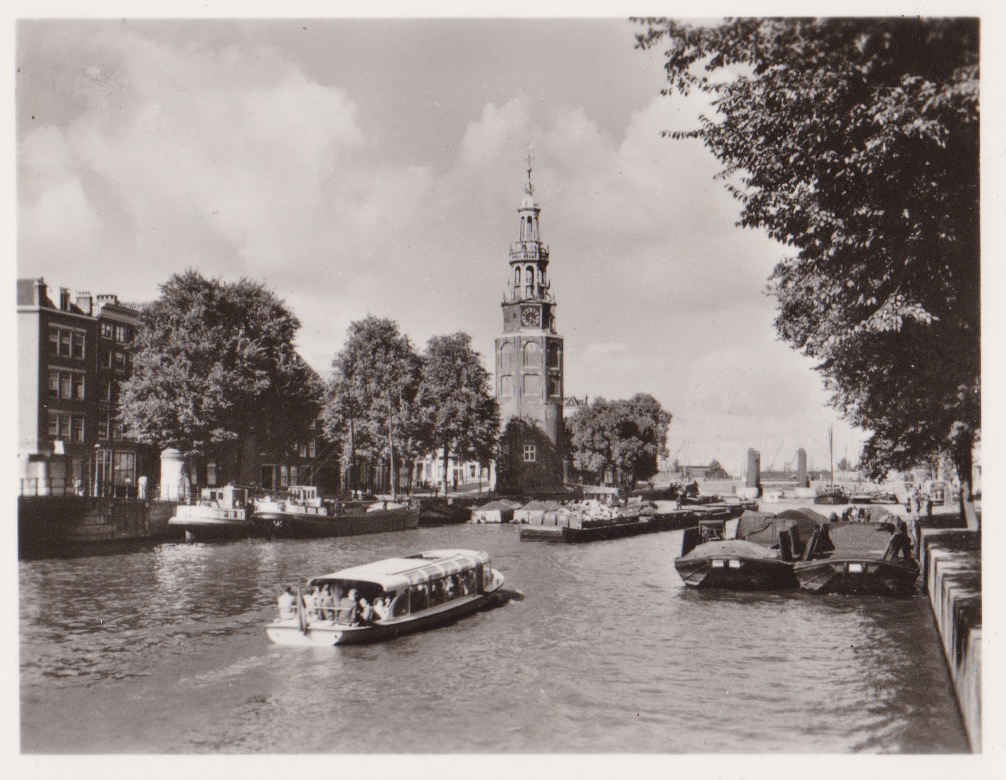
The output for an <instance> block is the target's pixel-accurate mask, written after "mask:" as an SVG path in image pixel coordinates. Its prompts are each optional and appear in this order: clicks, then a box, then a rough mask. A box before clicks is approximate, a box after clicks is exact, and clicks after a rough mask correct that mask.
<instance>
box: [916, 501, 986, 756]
mask: <svg viewBox="0 0 1006 780" xmlns="http://www.w3.org/2000/svg"><path fill="white" fill-rule="evenodd" d="M970 514H971V516H973V513H970ZM964 516H965V517H966V518H968V519H970V517H969V513H968V512H967V511H965V512H964ZM962 519H963V518H962ZM968 525H969V526H971V527H968V528H926V527H924V526H923V527H922V528H921V529H920V530H919V559H920V564H921V568H922V577H923V585H924V587H925V589H926V593H927V594H928V596H929V602H930V604H931V605H932V610H933V617H934V619H935V621H936V627H937V630H938V631H939V634H940V639H941V641H942V645H943V653H944V656H945V658H946V661H947V669H948V671H949V673H950V678H951V680H952V682H953V687H954V692H955V694H956V696H957V703H958V706H959V707H960V711H961V717H962V719H963V721H964V726H965V729H966V730H967V733H968V740H969V742H970V743H971V749H972V750H973V751H975V752H980V751H981V749H982V687H981V677H982V675H981V671H982V641H981V639H982V561H981V529H980V527H978V523H977V522H974V523H972V522H969V523H968Z"/></svg>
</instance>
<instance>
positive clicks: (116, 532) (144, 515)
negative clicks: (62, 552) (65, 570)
mask: <svg viewBox="0 0 1006 780" xmlns="http://www.w3.org/2000/svg"><path fill="white" fill-rule="evenodd" d="M176 506H177V504H176V502H174V501H147V500H142V499H137V498H94V497H89V496H19V497H18V506H17V518H18V524H17V526H18V550H19V552H20V553H21V554H25V553H29V552H32V551H36V550H46V549H52V548H55V547H62V546H66V545H79V544H89V543H93V542H113V541H130V540H137V539H166V538H169V537H170V536H172V529H171V528H170V527H169V526H168V520H169V519H171V516H172V515H173V514H174V513H175V507H176ZM175 535H177V534H175Z"/></svg>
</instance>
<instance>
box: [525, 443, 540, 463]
mask: <svg viewBox="0 0 1006 780" xmlns="http://www.w3.org/2000/svg"><path fill="white" fill-rule="evenodd" d="M537 459H538V448H537V447H535V445H533V444H525V445H524V462H525V463H534V462H535V461H536V460H537Z"/></svg>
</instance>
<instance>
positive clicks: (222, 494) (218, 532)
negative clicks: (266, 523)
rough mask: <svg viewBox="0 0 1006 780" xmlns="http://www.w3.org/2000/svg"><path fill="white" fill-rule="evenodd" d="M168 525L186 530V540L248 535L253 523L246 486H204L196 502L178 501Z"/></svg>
mask: <svg viewBox="0 0 1006 780" xmlns="http://www.w3.org/2000/svg"><path fill="white" fill-rule="evenodd" d="M168 526H169V527H172V528H180V529H182V530H183V531H184V532H185V541H187V542H192V541H202V540H204V539H234V538H239V537H242V536H248V535H249V534H250V533H251V532H252V530H253V529H254V526H253V525H252V521H251V517H250V513H249V508H248V491H247V489H245V488H239V487H235V486H234V485H225V486H224V487H221V488H203V490H202V492H201V493H200V497H199V503H197V504H179V505H178V506H177V507H176V509H175V514H174V516H173V517H172V518H171V519H170V520H168Z"/></svg>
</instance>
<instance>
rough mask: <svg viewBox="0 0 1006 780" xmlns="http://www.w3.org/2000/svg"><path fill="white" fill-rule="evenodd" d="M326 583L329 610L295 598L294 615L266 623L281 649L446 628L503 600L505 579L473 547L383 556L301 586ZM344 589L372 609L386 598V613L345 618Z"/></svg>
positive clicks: (349, 642)
mask: <svg viewBox="0 0 1006 780" xmlns="http://www.w3.org/2000/svg"><path fill="white" fill-rule="evenodd" d="M325 586H327V587H328V588H329V589H330V590H331V591H332V594H333V603H334V606H335V609H334V610H333V611H331V612H329V614H324V613H325V611H326V610H321V611H318V610H314V609H312V608H309V607H308V606H307V605H305V603H304V599H303V598H301V597H300V596H298V598H297V599H295V604H294V606H293V607H292V608H291V612H292V614H288V615H286V616H284V615H280V617H279V619H278V620H276V621H274V622H273V623H270V624H269V625H268V626H266V633H267V634H268V636H269V638H270V639H271V640H272V641H273V642H275V643H277V644H280V645H299V646H320V645H346V644H358V643H361V642H376V641H379V640H382V639H390V638H391V637H395V636H399V635H400V634H405V633H409V632H412V631H421V630H424V629H427V628H433V627H436V626H440V625H444V624H446V623H450V622H453V621H454V620H457V619H458V618H461V617H463V616H465V615H469V614H471V613H473V612H476V611H477V610H480V609H485V608H486V607H490V606H494V605H495V604H499V603H503V602H504V601H505V600H506V596H505V594H504V591H503V575H502V574H500V572H499V571H497V570H496V569H493V568H492V566H491V563H490V560H489V554H488V553H486V552H481V551H477V550H428V551H426V552H422V553H419V554H417V555H411V556H409V557H406V558H388V559H385V560H382V561H377V562H375V563H368V564H365V565H363V566H353V567H351V568H348V569H342V570H340V571H337V572H334V573H332V574H325V575H322V576H320V577H314V578H312V579H310V580H308V582H307V589H308V590H310V589H313V588H322V587H325ZM350 591H355V592H356V593H357V594H358V596H359V597H362V598H363V599H366V601H367V602H368V603H369V604H374V603H375V599H378V598H381V599H387V600H388V607H387V616H386V617H384V618H379V617H377V616H376V615H375V616H374V619H372V620H369V621H366V622H364V621H356V620H349V619H347V613H348V612H349V610H348V608H342V607H343V605H344V603H345V602H344V598H346V599H347V600H348V594H349V593H350Z"/></svg>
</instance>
